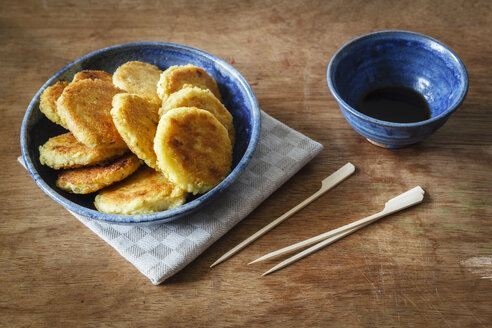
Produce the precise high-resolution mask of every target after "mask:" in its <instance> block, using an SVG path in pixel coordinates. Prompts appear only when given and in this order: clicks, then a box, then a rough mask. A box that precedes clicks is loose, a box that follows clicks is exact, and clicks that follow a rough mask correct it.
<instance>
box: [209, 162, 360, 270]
mask: <svg viewBox="0 0 492 328" xmlns="http://www.w3.org/2000/svg"><path fill="white" fill-rule="evenodd" d="M354 171H355V166H354V165H353V164H352V163H347V164H345V165H344V166H342V167H341V168H340V169H338V170H337V171H336V172H335V173H333V174H332V175H330V176H329V177H327V178H325V179H324V180H323V181H322V182H321V189H319V190H318V191H317V192H315V193H314V194H312V195H311V196H310V197H308V198H307V199H305V200H304V201H303V202H301V203H300V204H299V205H297V206H296V207H294V208H292V209H291V210H289V211H288V212H287V213H285V214H284V215H282V216H281V217H279V218H277V219H276V220H274V221H272V222H271V223H270V224H268V225H266V226H265V227H263V228H262V229H260V230H259V231H257V232H256V233H255V234H253V235H252V236H251V237H249V238H247V239H246V240H244V241H243V242H241V243H240V244H239V245H237V246H236V247H234V248H233V249H231V250H230V251H228V252H227V253H225V254H224V255H222V256H221V257H220V258H219V259H218V260H217V261H215V262H214V263H213V264H212V265H211V266H210V267H211V268H212V267H214V266H216V265H217V264H219V263H221V262H223V261H225V260H227V259H228V258H230V257H231V256H232V255H234V254H235V253H237V252H239V251H240V250H241V249H243V248H244V247H246V246H247V245H249V244H250V243H252V242H253V241H255V240H256V239H258V238H260V237H261V236H263V235H264V234H266V233H267V232H268V231H270V230H272V229H273V228H274V227H276V226H277V225H279V224H280V223H281V222H282V221H284V220H286V219H287V218H289V217H290V216H291V215H293V214H294V213H296V212H297V211H299V210H301V209H303V208H304V207H305V206H306V205H308V204H309V203H311V202H312V201H314V200H315V199H317V198H318V197H320V196H321V195H323V194H324V193H325V192H327V191H328V190H330V189H332V188H333V187H335V186H336V185H338V184H339V183H340V182H342V181H343V180H345V179H346V178H348V177H349V176H350V175H352V173H354Z"/></svg>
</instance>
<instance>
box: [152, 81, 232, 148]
mask: <svg viewBox="0 0 492 328" xmlns="http://www.w3.org/2000/svg"><path fill="white" fill-rule="evenodd" d="M178 107H196V108H199V109H204V110H206V111H208V112H210V113H212V114H214V116H215V117H216V118H217V119H218V120H219V122H220V123H222V125H224V127H225V128H226V129H227V132H228V133H229V138H230V139H231V144H232V145H234V141H235V130H234V124H232V115H231V113H229V111H228V110H227V109H226V108H225V107H224V105H222V103H221V102H220V101H219V99H217V97H215V96H214V94H213V93H212V92H211V91H210V90H208V89H200V88H197V87H191V88H184V89H181V90H179V91H176V92H174V93H173V94H171V95H170V96H169V97H168V98H167V99H166V101H164V103H163V104H162V107H161V108H160V109H159V115H161V116H162V115H163V114H165V113H166V112H168V111H169V110H171V109H173V108H178Z"/></svg>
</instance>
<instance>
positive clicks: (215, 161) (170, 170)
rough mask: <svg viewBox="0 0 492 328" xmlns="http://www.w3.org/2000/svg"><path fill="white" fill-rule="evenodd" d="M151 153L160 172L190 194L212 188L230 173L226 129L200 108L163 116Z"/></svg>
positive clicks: (177, 109)
mask: <svg viewBox="0 0 492 328" xmlns="http://www.w3.org/2000/svg"><path fill="white" fill-rule="evenodd" d="M154 150H155V153H156V155H157V165H158V166H159V168H160V169H161V170H162V172H164V173H165V174H166V175H167V177H168V178H169V179H170V180H171V181H173V182H174V183H176V184H177V185H178V186H180V187H181V188H183V189H184V190H186V191H188V192H191V193H193V194H197V193H204V192H206V191H208V190H210V189H212V188H213V187H215V186H216V185H217V184H219V183H220V182H221V181H222V180H223V179H224V178H225V177H226V176H227V175H228V174H229V172H230V170H231V163H232V145H231V140H230V139H229V136H228V133H227V130H226V128H225V127H224V126H223V125H222V124H221V123H220V122H219V121H218V120H217V119H216V118H215V116H214V115H213V114H211V113H210V112H207V111H206V110H203V109H198V108H195V107H180V108H175V109H172V110H170V111H168V112H167V113H166V114H164V115H163V116H162V117H161V119H160V121H159V125H158V127H157V133H156V136H155V139H154Z"/></svg>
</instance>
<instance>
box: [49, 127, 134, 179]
mask: <svg viewBox="0 0 492 328" xmlns="http://www.w3.org/2000/svg"><path fill="white" fill-rule="evenodd" d="M127 151H128V147H126V146H124V147H99V148H97V149H92V148H89V147H87V146H86V145H84V144H83V143H81V142H79V141H78V140H77V139H75V137H74V136H73V134H72V133H71V132H68V133H64V134H61V135H59V136H56V137H53V138H50V139H49V140H48V141H47V142H46V143H45V144H44V145H42V146H39V161H40V162H41V164H43V165H47V166H49V167H51V168H54V169H55V170H58V169H73V168H77V167H82V166H91V165H96V164H100V163H104V162H107V161H110V160H113V159H115V158H117V157H120V156H121V155H123V154H124V153H126V152H127Z"/></svg>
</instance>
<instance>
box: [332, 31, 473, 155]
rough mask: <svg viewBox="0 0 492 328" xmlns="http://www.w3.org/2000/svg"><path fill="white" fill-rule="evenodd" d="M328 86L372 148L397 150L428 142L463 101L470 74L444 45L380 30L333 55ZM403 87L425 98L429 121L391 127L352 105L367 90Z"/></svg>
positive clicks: (405, 33)
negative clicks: (429, 113) (380, 147)
mask: <svg viewBox="0 0 492 328" xmlns="http://www.w3.org/2000/svg"><path fill="white" fill-rule="evenodd" d="M327 80H328V86H329V88H330V91H331V93H332V94H333V96H334V97H335V99H336V100H337V102H338V105H339V106H340V109H341V111H342V113H343V115H344V116H345V118H346V119H347V121H348V123H349V124H350V125H351V126H352V128H354V130H355V131H357V132H358V133H359V134H361V135H363V136H364V137H366V138H367V139H368V140H369V141H371V142H372V143H374V144H376V145H379V146H382V147H387V148H398V147H404V146H407V145H411V144H414V143H417V142H419V141H422V140H424V139H425V138H427V137H428V136H429V135H431V134H432V133H433V132H434V131H436V130H437V129H438V128H439V127H441V126H442V125H443V124H444V123H445V122H446V120H447V119H448V118H449V115H450V114H451V113H452V112H453V111H454V110H456V108H458V106H459V105H460V104H461V103H462V102H463V100H464V98H465V95H466V93H467V91H468V75H467V72H466V69H465V66H464V65H463V63H462V62H461V60H460V59H459V58H458V56H457V55H456V54H455V53H454V52H453V51H452V50H451V49H449V48H448V47H447V46H445V45H444V44H442V43H441V42H439V41H437V40H435V39H433V38H430V37H428V36H425V35H422V34H418V33H414V32H406V31H381V32H375V33H370V34H367V35H364V36H361V37H359V38H356V39H354V40H352V41H350V42H348V43H347V44H345V45H344V46H343V47H342V48H341V49H340V50H338V52H337V53H336V54H335V55H334V56H333V58H332V59H331V61H330V64H329V65H328V70H327ZM387 86H405V87H409V88H412V89H414V90H416V91H417V92H419V93H420V94H422V95H423V96H424V98H425V99H426V101H427V103H428V104H429V107H430V111H431V117H430V119H428V120H425V121H421V122H415V123H393V122H386V121H381V120H378V119H374V118H372V117H369V116H366V115H364V114H362V113H360V112H358V111H357V110H356V109H354V105H355V103H356V102H357V99H358V97H359V96H360V95H361V94H362V93H363V92H365V91H367V90H369V89H374V88H378V87H387Z"/></svg>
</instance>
